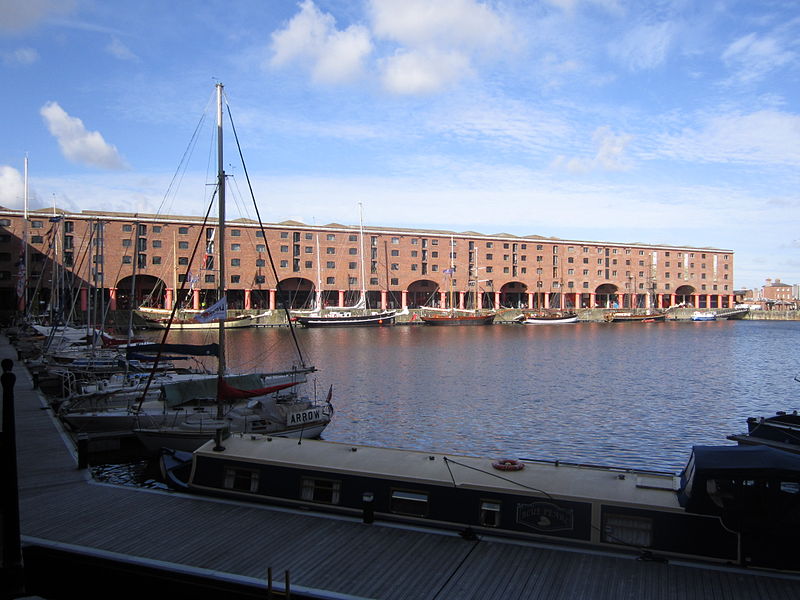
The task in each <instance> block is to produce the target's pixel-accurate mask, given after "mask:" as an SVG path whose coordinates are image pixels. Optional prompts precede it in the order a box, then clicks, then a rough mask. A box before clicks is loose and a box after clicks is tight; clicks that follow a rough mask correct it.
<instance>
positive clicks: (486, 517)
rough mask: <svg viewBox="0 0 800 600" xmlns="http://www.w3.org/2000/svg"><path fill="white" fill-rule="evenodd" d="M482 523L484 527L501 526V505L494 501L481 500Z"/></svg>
mask: <svg viewBox="0 0 800 600" xmlns="http://www.w3.org/2000/svg"><path fill="white" fill-rule="evenodd" d="M480 523H481V525H483V526H484V527H499V526H500V503H499V502H495V501H493V500H481V514H480Z"/></svg>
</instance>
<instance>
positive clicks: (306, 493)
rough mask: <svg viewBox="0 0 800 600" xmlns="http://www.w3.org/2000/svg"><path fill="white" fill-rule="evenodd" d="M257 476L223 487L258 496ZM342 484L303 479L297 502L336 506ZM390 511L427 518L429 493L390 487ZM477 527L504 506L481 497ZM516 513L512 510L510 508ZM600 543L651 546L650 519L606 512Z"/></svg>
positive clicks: (232, 471) (229, 479)
mask: <svg viewBox="0 0 800 600" xmlns="http://www.w3.org/2000/svg"><path fill="white" fill-rule="evenodd" d="M258 484H259V473H258V471H255V470H250V469H238V468H234V467H228V468H226V470H225V479H224V487H225V488H226V489H230V490H237V491H241V492H248V493H257V492H258ZM341 492H342V482H341V481H340V480H337V479H324V478H316V477H303V478H302V479H301V484H300V500H303V501H304V502H315V503H318V504H330V505H333V506H336V505H339V504H340V501H341ZM362 498H363V499H364V501H365V502H367V501H369V502H372V501H374V494H373V493H372V492H365V493H364V494H363V495H362ZM388 505H389V512H391V513H394V514H397V515H404V516H409V517H418V518H426V517H428V516H429V515H430V496H429V494H428V492H425V491H420V490H417V489H403V488H392V489H391V490H390V491H389V503H388ZM476 508H477V518H478V525H480V526H481V527H493V528H497V527H500V525H501V523H502V520H501V517H502V510H503V503H502V501H501V500H498V499H494V498H482V499H479V500H478V505H477V507H476ZM512 510H513V511H514V512H512V514H515V509H512ZM602 533H603V542H606V543H614V544H623V545H635V546H638V547H643V548H647V547H650V546H652V544H653V520H652V519H650V518H646V517H639V516H632V515H625V514H614V513H606V514H604V515H603V524H602Z"/></svg>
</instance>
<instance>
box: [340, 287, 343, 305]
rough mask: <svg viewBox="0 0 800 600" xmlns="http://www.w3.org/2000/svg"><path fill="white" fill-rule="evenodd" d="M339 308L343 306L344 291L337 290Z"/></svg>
mask: <svg viewBox="0 0 800 600" xmlns="http://www.w3.org/2000/svg"><path fill="white" fill-rule="evenodd" d="M339 306H344V290H339Z"/></svg>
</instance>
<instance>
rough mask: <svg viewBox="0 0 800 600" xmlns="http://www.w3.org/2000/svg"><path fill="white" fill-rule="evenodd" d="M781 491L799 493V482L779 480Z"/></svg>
mask: <svg viewBox="0 0 800 600" xmlns="http://www.w3.org/2000/svg"><path fill="white" fill-rule="evenodd" d="M781 492H783V493H785V494H800V483H798V482H797V481H781Z"/></svg>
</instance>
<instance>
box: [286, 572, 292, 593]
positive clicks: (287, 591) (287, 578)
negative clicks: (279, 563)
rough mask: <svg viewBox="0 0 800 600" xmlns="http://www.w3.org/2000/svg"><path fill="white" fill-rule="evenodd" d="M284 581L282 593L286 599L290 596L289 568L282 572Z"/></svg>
mask: <svg viewBox="0 0 800 600" xmlns="http://www.w3.org/2000/svg"><path fill="white" fill-rule="evenodd" d="M284 581H285V582H286V589H285V590H284V593H285V594H286V596H285V597H286V599H287V600H288V599H289V598H291V597H292V591H291V590H290V589H289V570H288V569H287V570H286V572H285V573H284Z"/></svg>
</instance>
